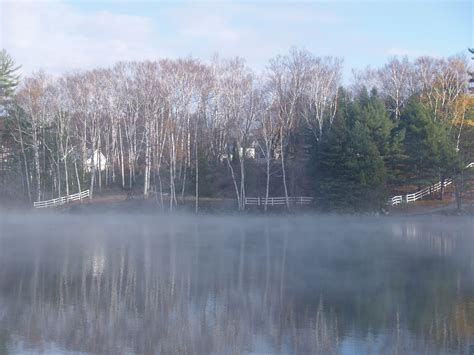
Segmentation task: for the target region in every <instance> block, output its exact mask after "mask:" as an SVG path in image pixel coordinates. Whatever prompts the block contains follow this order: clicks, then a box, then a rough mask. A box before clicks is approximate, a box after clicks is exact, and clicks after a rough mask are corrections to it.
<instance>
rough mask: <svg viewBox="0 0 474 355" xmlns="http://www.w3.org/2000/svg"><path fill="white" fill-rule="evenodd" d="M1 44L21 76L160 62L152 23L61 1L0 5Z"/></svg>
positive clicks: (156, 37) (5, 3) (155, 33)
mask: <svg viewBox="0 0 474 355" xmlns="http://www.w3.org/2000/svg"><path fill="white" fill-rule="evenodd" d="M0 7H1V12H0V15H1V25H0V26H1V27H0V30H1V32H0V45H1V47H2V48H5V49H6V50H7V51H8V52H9V53H10V54H11V55H12V57H13V58H15V61H16V62H17V63H19V64H21V65H22V66H23V72H25V73H29V72H31V71H33V70H39V69H44V70H46V71H48V72H51V73H61V72H63V71H66V70H72V69H84V68H93V67H98V66H109V65H112V64H113V63H115V62H116V61H120V60H138V59H145V58H156V57H157V56H158V55H160V54H161V55H165V53H159V52H158V50H157V49H156V48H155V47H154V46H153V43H156V41H157V40H158V39H159V36H158V33H157V31H156V30H155V28H154V27H153V23H152V22H151V20H150V18H147V17H141V16H131V15H118V14H113V13H110V12H105V11H102V12H81V11H79V10H78V9H77V8H75V7H74V6H71V5H67V4H64V3H60V2H1V3H0Z"/></svg>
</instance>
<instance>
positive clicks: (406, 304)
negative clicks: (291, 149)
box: [0, 212, 474, 354]
mask: <svg viewBox="0 0 474 355" xmlns="http://www.w3.org/2000/svg"><path fill="white" fill-rule="evenodd" d="M471 345H474V220H473V218H469V217H450V218H448V217H439V216H437V217H423V218H393V217H343V216H302V217H296V216H289V217H284V216H276V217H263V216H262V217H242V216H235V217H233V216H230V217H224V216H215V217H213V216H185V215H175V216H169V215H168V216H152V215H147V216H139V215H127V214H116V215H112V214H109V215H108V214H98V215H72V214H66V213H64V214H53V213H51V214H49V213H46V214H40V213H37V214H29V213H24V214H16V213H13V212H4V213H2V216H1V217H0V354H3V353H6V354H10V353H11V354H30V353H38V352H40V353H48V354H49V353H54V354H63V353H67V354H83V353H108V354H131V353H139V354H174V353H176V354H268V353H270V354H271V353H281V354H469V350H470V347H471ZM471 351H473V353H474V347H471Z"/></svg>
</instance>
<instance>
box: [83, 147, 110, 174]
mask: <svg viewBox="0 0 474 355" xmlns="http://www.w3.org/2000/svg"><path fill="white" fill-rule="evenodd" d="M88 153H89V154H88V156H89V158H87V160H86V170H87V172H89V173H90V172H91V171H92V169H93V168H94V166H95V167H96V169H100V171H104V170H105V168H106V167H107V158H106V157H105V156H104V154H102V152H100V153H99V151H98V150H97V149H96V150H95V151H94V154H92V150H91V149H89V152H88Z"/></svg>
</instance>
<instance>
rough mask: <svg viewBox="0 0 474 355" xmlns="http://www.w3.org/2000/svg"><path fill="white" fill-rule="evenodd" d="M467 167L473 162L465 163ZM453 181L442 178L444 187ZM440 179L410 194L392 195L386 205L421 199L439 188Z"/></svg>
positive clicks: (472, 166)
mask: <svg viewBox="0 0 474 355" xmlns="http://www.w3.org/2000/svg"><path fill="white" fill-rule="evenodd" d="M469 168H474V162H472V163H470V164H468V165H466V169H469ZM452 183H453V180H452V179H446V180H444V187H446V186H448V185H451V184H452ZM441 185H442V183H441V181H440V182H438V183H436V184H434V185H431V186H428V187H425V188H424V189H421V190H420V191H416V192H414V193H411V194H407V195H404V196H403V195H397V196H393V197H391V198H389V199H388V201H387V205H390V206H395V205H398V204H400V203H403V202H405V203H410V202H415V201H417V200H421V199H422V198H423V197H425V196H429V195H431V194H433V193H434V192H437V191H439V190H440V189H441Z"/></svg>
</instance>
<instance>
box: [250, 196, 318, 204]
mask: <svg viewBox="0 0 474 355" xmlns="http://www.w3.org/2000/svg"><path fill="white" fill-rule="evenodd" d="M265 202H266V203H265ZM312 202H313V198H312V197H288V203H289V204H290V205H310V204H311V203H312ZM245 204H246V205H253V206H265V204H267V206H278V205H286V197H269V198H268V199H266V198H265V197H246V198H245Z"/></svg>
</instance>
